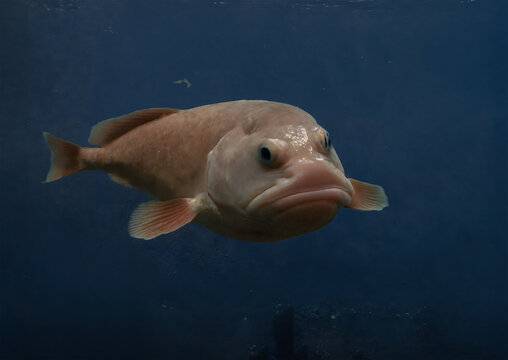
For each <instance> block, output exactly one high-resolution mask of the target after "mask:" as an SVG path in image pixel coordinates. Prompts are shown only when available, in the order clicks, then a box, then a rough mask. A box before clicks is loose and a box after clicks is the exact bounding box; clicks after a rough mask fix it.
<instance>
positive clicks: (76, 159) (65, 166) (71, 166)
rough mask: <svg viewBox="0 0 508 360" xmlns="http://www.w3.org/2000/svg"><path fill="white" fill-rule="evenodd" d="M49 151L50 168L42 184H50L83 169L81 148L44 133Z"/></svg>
mask: <svg viewBox="0 0 508 360" xmlns="http://www.w3.org/2000/svg"><path fill="white" fill-rule="evenodd" d="M43 135H44V139H45V140H46V142H47V144H48V146H49V148H50V150H51V167H50V168H49V172H48V175H47V176H46V180H45V181H44V182H51V181H55V180H58V179H60V178H63V177H65V176H69V175H72V174H75V173H77V172H79V171H81V170H84V169H85V166H84V165H83V163H82V162H81V160H80V151H81V147H79V146H78V145H75V144H73V143H70V142H68V141H64V140H62V139H59V138H57V137H55V136H53V135H51V134H50V133H47V132H44V133H43Z"/></svg>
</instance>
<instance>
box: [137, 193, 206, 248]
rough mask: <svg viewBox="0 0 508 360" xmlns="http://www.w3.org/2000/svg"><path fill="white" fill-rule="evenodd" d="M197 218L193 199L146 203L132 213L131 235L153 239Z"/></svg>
mask: <svg viewBox="0 0 508 360" xmlns="http://www.w3.org/2000/svg"><path fill="white" fill-rule="evenodd" d="M195 216H196V209H195V206H193V199H188V198H179V199H174V200H168V201H149V202H145V203H142V204H140V205H139V206H138V207H137V209H136V210H134V212H133V213H132V215H131V220H130V222H129V234H130V235H131V236H132V237H135V238H138V239H145V240H149V239H153V238H154V237H157V236H159V235H162V234H167V233H169V232H172V231H175V230H176V229H178V228H181V227H182V226H184V225H185V224H188V223H190V222H191V221H192V219H194V217H195Z"/></svg>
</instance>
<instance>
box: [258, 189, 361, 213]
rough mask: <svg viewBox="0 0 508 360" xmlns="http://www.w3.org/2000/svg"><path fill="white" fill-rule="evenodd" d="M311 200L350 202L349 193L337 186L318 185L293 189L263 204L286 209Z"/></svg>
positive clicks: (346, 203) (345, 203) (347, 203)
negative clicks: (298, 189)
mask: <svg viewBox="0 0 508 360" xmlns="http://www.w3.org/2000/svg"><path fill="white" fill-rule="evenodd" d="M313 201H333V202H337V203H342V204H343V205H349V204H350V203H351V195H349V194H348V193H347V192H346V191H345V190H344V189H342V188H340V187H339V186H330V187H320V188H317V189H313V190H309V191H295V192H293V193H290V194H287V195H284V196H281V197H279V198H277V199H275V200H273V201H271V202H269V203H266V204H265V205H269V206H273V207H275V208H280V209H286V208H289V207H291V206H295V205H300V204H303V203H310V202H313Z"/></svg>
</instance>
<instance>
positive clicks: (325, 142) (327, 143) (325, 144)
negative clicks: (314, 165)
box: [322, 130, 332, 151]
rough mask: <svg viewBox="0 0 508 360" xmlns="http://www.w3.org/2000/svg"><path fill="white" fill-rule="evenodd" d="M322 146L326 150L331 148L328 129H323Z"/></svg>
mask: <svg viewBox="0 0 508 360" xmlns="http://www.w3.org/2000/svg"><path fill="white" fill-rule="evenodd" d="M322 141H323V147H324V148H325V150H326V151H330V149H331V148H332V140H331V139H330V134H328V131H326V130H325V132H324V134H323V140H322Z"/></svg>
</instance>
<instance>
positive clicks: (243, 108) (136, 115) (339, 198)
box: [44, 100, 388, 242]
mask: <svg viewBox="0 0 508 360" xmlns="http://www.w3.org/2000/svg"><path fill="white" fill-rule="evenodd" d="M44 137H45V139H46V142H47V144H48V145H49V148H50V149H51V153H52V157H51V167H50V170H49V172H48V175H47V177H46V180H45V181H46V182H51V181H55V180H57V179H60V178H62V177H65V176H69V175H72V174H75V173H77V172H80V171H84V170H101V171H105V172H106V173H107V174H108V175H109V176H110V178H111V179H112V180H113V181H115V182H117V183H119V184H121V185H124V186H128V187H132V188H135V189H139V190H142V191H144V192H146V193H148V194H149V195H151V196H152V197H153V198H155V199H157V200H152V201H147V202H144V203H142V204H140V205H139V206H138V207H137V208H136V209H135V210H134V212H133V213H132V215H131V218H130V222H129V226H128V230H129V234H130V235H131V236H133V237H135V238H140V239H153V238H155V237H157V236H159V235H162V234H167V233H170V232H172V231H175V230H177V229H178V228H180V227H182V226H184V225H186V224H188V223H190V222H194V223H199V224H202V225H204V226H205V227H206V228H208V229H210V230H212V231H214V232H216V233H218V234H221V235H223V236H225V237H228V238H233V239H239V240H246V241H254V242H272V241H278V240H283V239H288V238H293V237H296V236H299V235H303V234H306V233H309V232H312V231H315V230H317V229H320V228H322V227H323V226H325V225H327V224H328V223H329V222H330V221H332V219H333V218H334V217H335V216H336V214H337V213H338V211H339V209H340V208H343V207H345V208H351V209H356V210H381V209H383V208H384V207H386V206H388V199H387V197H386V195H385V192H384V190H383V188H382V187H380V186H377V185H372V184H368V183H365V182H361V181H358V180H354V179H352V178H348V177H346V175H345V172H344V168H343V166H342V163H341V161H340V159H339V157H338V156H337V153H336V151H335V149H334V147H333V146H332V142H331V139H330V135H329V133H328V132H327V131H326V130H325V129H323V128H322V127H321V126H319V125H318V123H317V122H316V120H315V119H314V118H313V117H312V116H311V115H310V114H308V113H307V112H305V111H303V110H301V109H300V108H298V107H295V106H292V105H288V104H283V103H278V102H272V101H264V100H239V101H231V102H223V103H218V104H211V105H204V106H199V107H195V108H192V109H188V110H176V109H171V108H151V109H146V110H140V111H136V112H133V113H131V114H128V115H125V116H121V117H117V118H113V119H109V120H105V121H103V122H101V123H99V124H97V125H95V126H94V127H92V131H91V134H90V137H89V142H90V143H91V144H92V145H97V146H100V147H89V148H85V147H80V146H78V145H75V144H73V143H70V142H67V141H64V140H61V139H59V138H57V137H54V136H53V135H51V134H49V133H46V132H45V133H44Z"/></svg>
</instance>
